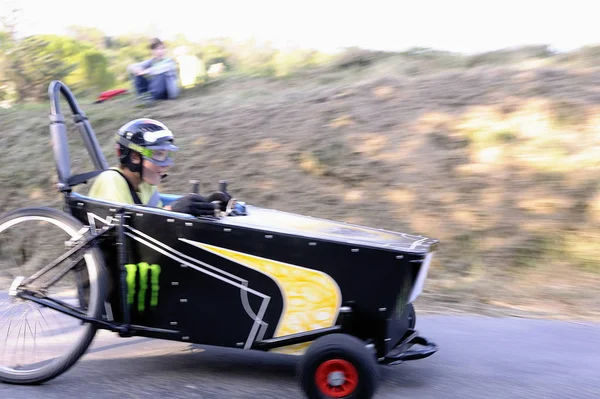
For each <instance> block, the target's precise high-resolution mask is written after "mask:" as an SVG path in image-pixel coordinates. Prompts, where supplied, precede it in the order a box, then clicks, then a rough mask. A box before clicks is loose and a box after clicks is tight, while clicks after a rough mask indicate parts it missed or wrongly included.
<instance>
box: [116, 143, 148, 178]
mask: <svg viewBox="0 0 600 399" xmlns="http://www.w3.org/2000/svg"><path fill="white" fill-rule="evenodd" d="M132 153H133V150H131V149H129V148H127V147H124V146H120V148H119V159H120V161H121V163H122V164H123V166H125V167H126V168H127V169H129V170H130V171H132V172H134V173H139V174H140V179H141V180H144V179H143V178H142V174H143V171H144V165H143V163H144V158H143V157H142V154H139V155H140V163H138V164H135V163H133V162H132V161H131V154H132Z"/></svg>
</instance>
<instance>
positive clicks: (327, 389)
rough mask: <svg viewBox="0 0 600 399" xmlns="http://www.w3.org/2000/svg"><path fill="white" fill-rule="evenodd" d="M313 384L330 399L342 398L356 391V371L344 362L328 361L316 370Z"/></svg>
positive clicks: (339, 360) (350, 364) (338, 360)
mask: <svg viewBox="0 0 600 399" xmlns="http://www.w3.org/2000/svg"><path fill="white" fill-rule="evenodd" d="M315 382H316V383H317V387H318V388H319V390H320V391H321V392H322V393H324V394H325V395H327V396H329V397H331V398H343V397H344V396H348V395H350V394H352V393H353V392H354V391H355V390H356V387H357V385H358V371H356V367H354V366H353V365H352V363H350V362H348V361H346V360H342V359H332V360H328V361H326V362H324V363H322V364H321V365H320V366H319V368H317V372H316V373H315Z"/></svg>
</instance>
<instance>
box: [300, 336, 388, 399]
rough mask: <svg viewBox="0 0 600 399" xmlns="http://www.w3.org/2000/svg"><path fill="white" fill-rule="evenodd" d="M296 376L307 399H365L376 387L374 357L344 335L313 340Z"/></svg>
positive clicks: (362, 343)
mask: <svg viewBox="0 0 600 399" xmlns="http://www.w3.org/2000/svg"><path fill="white" fill-rule="evenodd" d="M297 376H298V380H299V383H300V387H301V388H302V391H303V392H304V394H305V395H306V396H307V397H308V398H309V399H329V398H348V399H349V398H353V399H369V398H372V397H373V395H374V394H375V392H376V390H377V386H378V384H379V374H378V364H377V361H376V359H375V355H374V353H372V352H371V351H369V349H367V347H366V346H365V343H364V342H363V341H361V340H360V339H358V338H356V337H353V336H350V335H345V334H331V335H326V336H324V337H321V338H319V339H317V340H316V341H315V342H314V343H313V344H312V345H311V346H310V347H309V348H308V350H307V351H306V353H305V354H304V356H303V358H302V360H301V361H300V363H299V365H298V370H297Z"/></svg>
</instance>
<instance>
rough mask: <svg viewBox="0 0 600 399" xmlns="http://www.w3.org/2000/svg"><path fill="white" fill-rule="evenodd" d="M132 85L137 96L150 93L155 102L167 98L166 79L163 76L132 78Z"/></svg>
mask: <svg viewBox="0 0 600 399" xmlns="http://www.w3.org/2000/svg"><path fill="white" fill-rule="evenodd" d="M133 79H134V80H133V84H134V86H135V91H136V92H137V94H138V95H141V94H144V93H148V92H149V93H150V94H151V95H152V98H153V99H155V100H166V99H168V98H169V96H168V92H167V77H166V76H165V75H164V74H161V75H154V76H152V77H150V78H147V77H146V76H133Z"/></svg>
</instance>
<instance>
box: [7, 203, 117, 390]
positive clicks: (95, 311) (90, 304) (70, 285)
mask: <svg viewBox="0 0 600 399" xmlns="http://www.w3.org/2000/svg"><path fill="white" fill-rule="evenodd" d="M83 227H84V226H83V224H82V223H81V222H79V221H78V220H77V219H75V218H74V217H72V216H70V215H68V214H66V213H63V212H60V211H57V210H55V209H52V208H24V209H19V210H17V211H13V212H10V213H8V214H5V215H2V216H1V217H0V339H1V340H2V341H3V342H2V344H1V348H0V381H2V382H6V383H14V384H35V383H42V382H45V381H48V380H50V379H52V378H55V377H57V376H58V375H60V374H62V373H64V372H65V371H67V370H68V369H69V368H70V367H71V366H72V365H73V364H74V363H75V362H76V361H77V360H78V359H79V358H80V357H81V356H82V355H83V353H85V351H86V350H87V348H88V346H89V345H90V343H91V342H92V339H93V338H94V335H95V333H96V328H95V327H94V326H93V325H91V324H89V323H85V322H82V321H81V320H80V319H77V318H75V317H72V316H69V315H66V314H64V313H62V312H59V311H56V310H53V309H50V308H47V307H45V306H41V305H38V304H37V303H35V302H32V301H30V300H26V299H21V298H19V297H18V296H17V295H16V290H15V289H16V287H17V286H18V285H19V284H20V283H21V282H22V281H23V279H25V280H27V279H28V278H29V277H31V276H33V275H34V274H36V273H38V272H40V270H42V269H43V268H44V267H45V266H46V265H49V264H50V263H52V262H53V261H54V260H57V259H58V258H59V257H60V256H61V255H63V254H65V253H66V252H67V251H68V250H69V249H70V245H73V244H74V242H75V241H76V240H78V239H79V238H81V233H82V228H83ZM107 279H108V274H107V272H106V271H105V265H104V258H103V256H102V253H101V251H100V250H99V249H98V248H96V247H94V246H90V247H87V248H84V249H81V250H79V251H77V252H76V253H74V254H73V255H72V256H70V257H68V258H67V259H65V260H64V261H62V262H60V263H58V264H57V265H56V267H53V268H52V269H49V270H48V271H47V272H46V273H43V274H41V275H40V276H39V278H36V279H35V280H34V281H32V282H31V284H28V287H29V289H30V291H31V292H35V295H36V296H38V295H39V296H42V297H46V298H49V299H53V300H59V301H61V302H63V303H65V304H68V305H69V306H70V307H71V309H73V310H75V311H78V312H81V313H83V314H85V315H87V316H89V317H92V318H101V317H102V310H103V306H104V301H105V299H106V295H107V286H108V281H107Z"/></svg>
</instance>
